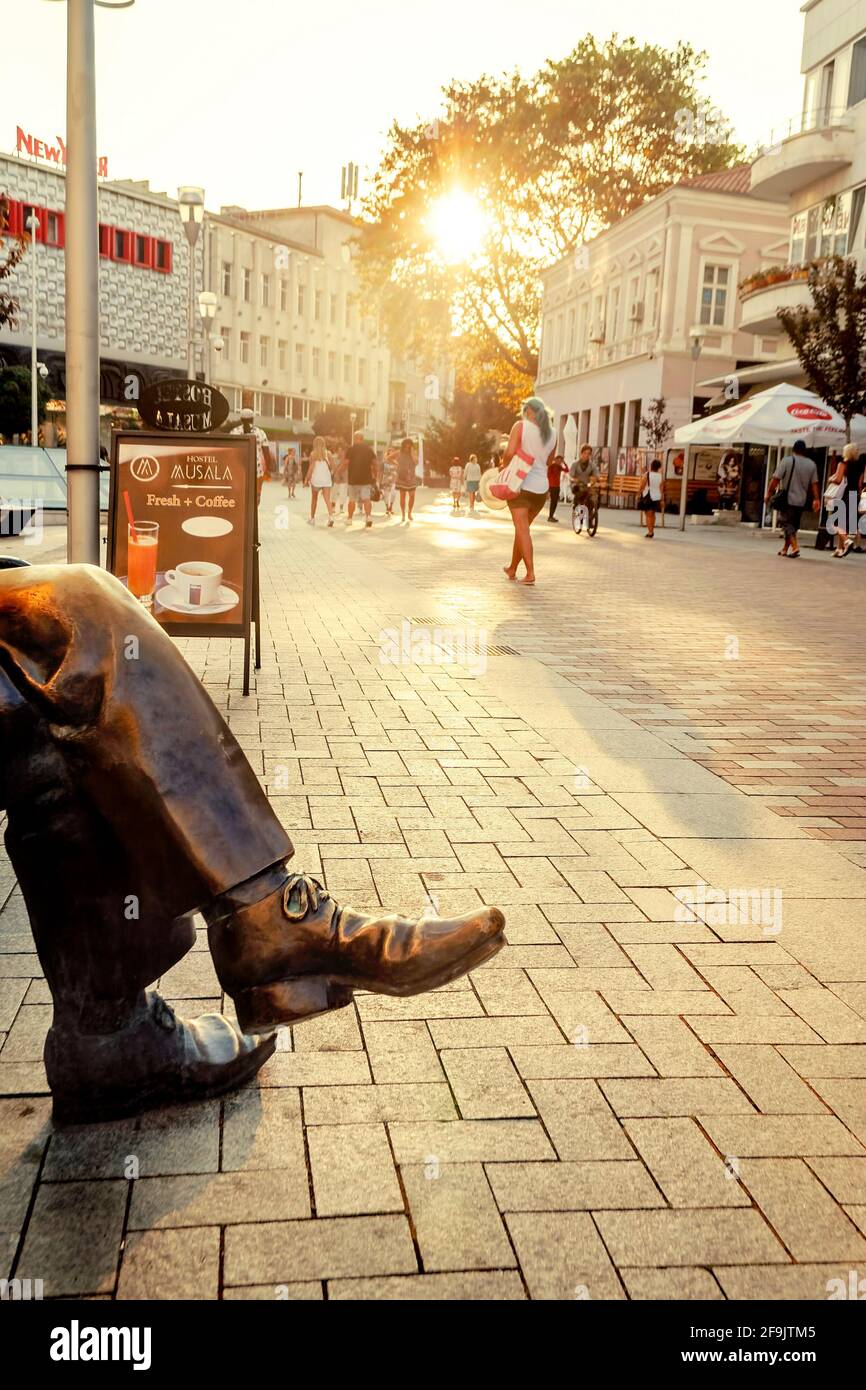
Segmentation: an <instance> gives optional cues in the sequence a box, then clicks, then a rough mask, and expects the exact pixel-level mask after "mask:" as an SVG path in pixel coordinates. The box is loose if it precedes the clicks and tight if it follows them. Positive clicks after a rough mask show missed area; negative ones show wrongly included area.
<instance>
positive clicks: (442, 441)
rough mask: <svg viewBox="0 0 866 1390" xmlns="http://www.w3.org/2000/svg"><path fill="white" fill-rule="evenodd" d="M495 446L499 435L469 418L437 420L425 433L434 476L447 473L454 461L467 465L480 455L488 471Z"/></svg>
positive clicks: (426, 452) (427, 462)
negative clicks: (457, 459)
mask: <svg viewBox="0 0 866 1390" xmlns="http://www.w3.org/2000/svg"><path fill="white" fill-rule="evenodd" d="M495 445H496V435H495V433H494V432H493V431H492V430H489V429H485V428H484V427H483V426H482V425H479V424H478V423H477V422H476V421H474V420H471V419H469V418H467V417H463V418H459V419H455V420H434V421H432V423H431V424H430V425H429V426H428V427H427V429H426V430H425V431H424V463H425V465H427V466H429V468H430V471H431V472H433V473H447V472H448V469H449V468H450V467H451V460H452V459H453V458H459V459H460V462H461V463H465V462H466V460H467V459H468V458H469V455H470V454H477V455H478V462H479V463H480V464H481V467H482V468H484V467H485V465H486V463H487V460H488V459H489V458H490V456H491V454H492V453H493V450H494V448H495Z"/></svg>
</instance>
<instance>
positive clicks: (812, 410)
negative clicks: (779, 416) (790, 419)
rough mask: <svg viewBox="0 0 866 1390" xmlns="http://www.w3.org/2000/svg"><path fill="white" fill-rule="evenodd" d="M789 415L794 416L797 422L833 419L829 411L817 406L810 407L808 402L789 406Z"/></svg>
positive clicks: (794, 403) (798, 402)
mask: <svg viewBox="0 0 866 1390" xmlns="http://www.w3.org/2000/svg"><path fill="white" fill-rule="evenodd" d="M788 414H789V415H793V416H794V419H795V420H832V419H833V416H832V415H831V414H830V412H829V410H822V409H821V408H820V406H817V405H809V403H808V401H794V402H793V404H792V405H789V406H788Z"/></svg>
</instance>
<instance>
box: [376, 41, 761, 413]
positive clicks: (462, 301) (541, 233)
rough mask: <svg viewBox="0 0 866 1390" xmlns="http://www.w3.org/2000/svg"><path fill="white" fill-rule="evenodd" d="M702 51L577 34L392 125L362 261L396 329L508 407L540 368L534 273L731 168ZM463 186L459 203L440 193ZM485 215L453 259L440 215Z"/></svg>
mask: <svg viewBox="0 0 866 1390" xmlns="http://www.w3.org/2000/svg"><path fill="white" fill-rule="evenodd" d="M705 61H706V56H705V55H704V54H702V53H699V52H697V51H696V50H695V49H693V48H692V47H691V46H690V45H689V44H686V43H680V44H678V45H677V47H676V48H675V49H673V50H667V49H664V48H661V47H659V46H658V45H655V44H643V45H640V44H638V43H637V42H636V40H634V39H624V40H620V39H619V38H617V36H616V35H614V36H613V37H611V38H610V39H608V40H607V41H605V42H603V43H601V44H599V43H598V42H597V41H596V40H595V39H594V38H593V37H592V36H587V37H586V38H585V39H583V40H582V41H581V42H580V43H579V44H578V45H577V47H576V48H575V49H574V50H573V52H572V53H570V54H568V55H567V56H566V57H565V58H563V59H561V60H558V61H552V60H551V61H550V62H548V63H547V64H546V65H545V66H544V67H543V68H542V69H541V70H540V72H538V73H536V74H535V75H534V76H532V77H530V78H523V77H521V76H520V75H519V74H517V73H513V74H505V75H502V76H500V77H491V76H482V77H479V78H477V79H475V80H474V81H471V82H458V81H454V82H451V83H450V84H449V85H448V86H447V87H446V88H444V90H443V102H444V110H443V112H442V114H441V115H440V116H439V117H438V118H436V119H435V120H432V121H431V122H428V123H427V124H423V123H419V124H417V125H415V126H406V127H403V126H400V125H399V124H396V123H395V124H394V125H393V126H392V128H391V130H390V132H389V136H388V146H387V148H386V151H385V154H384V156H383V159H382V162H381V164H380V166H379V168H378V169H377V171H376V173H375V174H374V176H373V179H372V183H371V186H370V191H369V194H368V196H367V198H366V199H365V202H364V208H363V211H364V215H365V219H366V220H365V225H364V227H363V228H362V230H361V232H360V234H359V238H358V248H359V253H360V254H359V268H360V272H361V276H362V279H363V282H364V284H365V286H366V289H367V291H368V292H369V294H370V295H371V296H372V297H374V298H375V300H376V301H377V303H378V304H379V305H380V306H381V311H382V314H383V319H384V326H385V328H386V330H387V333H388V335H389V341H391V342H392V343H393V344H394V345H395V346H396V347H397V349H398V350H400V351H402V352H403V353H404V354H405V355H407V356H415V357H420V356H424V355H428V354H432V355H435V354H437V353H442V355H446V356H450V357H451V358H452V359H453V358H454V350H455V339H456V347H457V362H456V365H457V369H458V374H459V379H460V381H461V384H468V385H470V386H477V385H480V384H482V383H483V382H484V381H485V380H486V381H489V382H495V383H496V384H497V387H498V389H500V390H503V388H504V395H505V396H506V397H507V398H508V399H509V402H510V403H511V404H512V405H513V404H514V402H515V401H516V400H518V399H519V397H520V396H521V395H527V394H529V393H530V389H531V387H532V383H533V381H534V379H535V375H536V372H537V367H538V358H537V352H538V336H539V305H540V280H539V277H540V272H541V270H542V268H543V267H544V266H546V265H549V264H550V263H551V262H552V261H555V260H558V259H560V258H561V257H563V256H565V255H567V254H569V253H570V252H572V251H574V250H575V249H576V248H577V247H578V246H579V245H580V244H581V243H582V241H583V240H584V239H585V238H586V237H588V236H592V235H595V234H596V233H597V232H598V231H600V230H602V229H603V228H604V227H606V226H608V225H610V223H611V222H612V221H614V220H615V219H617V218H619V217H623V216H625V215H626V214H627V213H629V212H631V211H633V209H634V208H636V207H638V206H640V205H641V203H643V202H644V201H645V200H646V199H647V198H651V197H653V196H654V195H656V194H657V193H659V192H660V191H661V190H662V189H663V188H665V187H667V186H669V185H670V184H672V183H675V182H676V181H677V180H678V179H682V178H686V177H690V176H693V175H695V174H699V173H705V172H708V171H711V170H716V169H722V168H726V167H729V166H730V164H731V163H733V162H735V161H736V160H737V159H738V158H739V156H740V153H741V151H740V150H739V148H738V147H737V146H735V145H734V144H733V143H732V141H731V139H730V131H729V127H728V126H727V124H726V123H725V122H724V120H722V119H721V118H718V117H716V116H715V115H713V119H712V121H711V123H710V127H709V137H710V138H707V135H708V127H707V124H706V121H705V119H703V117H702V107H703V106H704V103H703V101H702V99H701V96H700V92H699V83H700V81H701V80H702V70H703V67H704V64H705ZM455 193H457V194H460V193H462V195H463V200H462V202H460V201H452V202H451V203H450V204H449V202H448V201H445V202H443V200H448V199H452V200H453V198H454V194H455ZM449 206H450V207H452V208H453V210H454V211H453V216H454V217H455V218H458V219H459V218H461V217H463V218H465V217H466V216H467V214H468V213H470V212H471V213H473V214H475V213H476V212H477V213H479V214H480V222H479V227H478V229H477V231H478V235H477V239H476V240H477V244H476V246H475V248H474V250H469V249H468V245H469V243H471V241H472V238H471V237H470V238H468V241H467V249H466V253H465V255H464V257H463V258H462V259H460V258H459V257H458V258H456V259H451V260H449V258H448V256H447V254H446V252H445V249H444V247H443V244H442V237H441V235H440V234H439V233H440V229H439V228H438V226H437V212H438V213H439V214H440V215H441V212H442V210H443V209H444V210H445V212H446V216H447V212H448V209H449Z"/></svg>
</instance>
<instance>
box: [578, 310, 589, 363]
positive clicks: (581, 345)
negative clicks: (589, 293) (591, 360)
mask: <svg viewBox="0 0 866 1390" xmlns="http://www.w3.org/2000/svg"><path fill="white" fill-rule="evenodd" d="M588 333H589V300H588V299H585V300H584V301H583V303H582V304H581V306H580V328H579V329H578V331H577V350H578V352H586V339H587V334H588Z"/></svg>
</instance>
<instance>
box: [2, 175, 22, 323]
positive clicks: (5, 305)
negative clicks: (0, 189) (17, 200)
mask: <svg viewBox="0 0 866 1390" xmlns="http://www.w3.org/2000/svg"><path fill="white" fill-rule="evenodd" d="M8 228H9V199H8V198H7V197H6V194H5V193H0V242H3V243H4V245H3V248H2V250H3V253H4V254H3V255H0V328H17V327H18V301H17V299H14V298H13V297H12V295H10V294H9V293H8V292H7V291H5V290H4V289H3V281H4V280H8V279H9V277H10V275H11V274H12V271H13V270H14V269H15V267H16V265H18V263H19V261H20V260H21V259H22V257H23V256H24V253H25V251H26V249H27V242H26V241H25V239H24V237H20V236H19V237H12V236H11V235H10V233H9V230H8Z"/></svg>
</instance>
